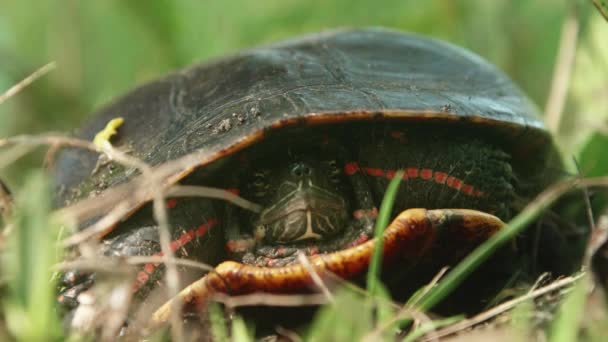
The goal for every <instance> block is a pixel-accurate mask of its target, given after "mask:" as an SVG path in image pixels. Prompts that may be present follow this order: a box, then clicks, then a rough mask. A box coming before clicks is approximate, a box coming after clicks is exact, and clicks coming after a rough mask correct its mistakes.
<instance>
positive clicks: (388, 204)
mask: <svg viewBox="0 0 608 342" xmlns="http://www.w3.org/2000/svg"><path fill="white" fill-rule="evenodd" d="M402 177H403V171H398V172H396V173H395V176H394V177H393V179H392V180H391V182H390V183H389V185H388V188H387V189H386V193H385V194H384V198H383V199H382V204H381V205H380V212H379V213H378V219H377V220H376V227H375V230H374V238H375V239H376V240H375V241H376V248H375V249H374V254H373V255H372V259H371V260H370V264H369V270H368V272H367V290H368V291H369V292H370V293H371V294H372V295H375V294H376V292H377V289H378V288H379V281H380V279H379V275H380V266H381V265H382V250H383V247H384V237H383V235H382V234H383V233H384V229H385V228H386V226H388V223H389V220H390V216H391V213H392V211H393V204H394V203H395V197H396V196H397V190H398V189H399V184H400V183H401V178H402Z"/></svg>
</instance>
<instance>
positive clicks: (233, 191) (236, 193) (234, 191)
mask: <svg viewBox="0 0 608 342" xmlns="http://www.w3.org/2000/svg"><path fill="white" fill-rule="evenodd" d="M226 191H228V192H229V193H232V194H235V195H237V196H238V195H239V194H240V193H241V190H239V189H237V188H231V189H226Z"/></svg>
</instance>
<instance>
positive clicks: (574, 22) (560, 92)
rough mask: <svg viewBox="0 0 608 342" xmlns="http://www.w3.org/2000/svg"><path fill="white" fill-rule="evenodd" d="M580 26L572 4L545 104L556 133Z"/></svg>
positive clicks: (560, 118) (564, 26)
mask: <svg viewBox="0 0 608 342" xmlns="http://www.w3.org/2000/svg"><path fill="white" fill-rule="evenodd" d="M579 26H580V23H579V19H578V13H577V11H576V10H575V6H571V7H570V11H568V14H567V16H566V19H565V21H564V23H563V26H562V34H561V38H560V44H559V51H558V54H557V60H556V63H555V69H554V71H553V82H551V90H550V91H549V97H548V98H547V104H546V106H545V121H546V123H547V127H548V128H549V131H551V132H552V133H554V134H555V133H557V132H558V130H559V126H560V123H561V120H562V113H563V110H564V105H565V104H566V98H567V95H568V87H569V85H570V77H571V75H572V68H573V66H574V58H575V54H576V45H577V41H578V33H579Z"/></svg>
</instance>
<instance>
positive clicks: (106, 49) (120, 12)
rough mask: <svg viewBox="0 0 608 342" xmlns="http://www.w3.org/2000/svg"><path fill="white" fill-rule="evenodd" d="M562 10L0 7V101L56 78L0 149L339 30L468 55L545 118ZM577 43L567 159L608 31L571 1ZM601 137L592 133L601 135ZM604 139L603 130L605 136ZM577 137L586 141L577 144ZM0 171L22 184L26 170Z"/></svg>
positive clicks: (605, 80)
mask: <svg viewBox="0 0 608 342" xmlns="http://www.w3.org/2000/svg"><path fill="white" fill-rule="evenodd" d="M574 3H575V2H574V1H568V0H517V1H516V0H492V1H488V0H467V1H455V0H433V1H431V0H427V1H414V0H410V1H408V0H389V1H378V0H369V1H353V0H333V1H323V0H265V1H260V0H257V1H254V0H238V1H237V0H223V1H219V0H216V1H213V0H210V1H200V0H173V1H170V0H165V1H124V0H104V1H79V0H64V1H56V0H55V1H54V0H29V1H24V0H20V1H14V0H0V9H1V10H0V93H1V92H3V91H4V90H5V89H7V88H9V87H10V86H11V85H13V84H15V83H16V82H17V81H19V80H20V79H22V78H23V77H25V76H26V75H28V74H29V73H31V72H32V71H33V70H35V69H36V68H38V67H40V66H42V65H43V64H45V63H48V62H50V61H56V62H57V66H58V67H57V69H56V70H54V71H53V72H52V73H51V74H49V75H47V76H45V77H44V78H43V79H41V80H39V81H37V82H36V83H35V84H34V85H33V86H31V87H29V88H27V89H26V90H24V91H23V92H22V93H20V94H19V95H17V96H15V97H14V98H11V99H10V100H9V101H7V102H5V103H4V104H2V105H0V137H6V136H11V135H15V134H23V133H40V132H46V131H62V132H72V131H73V130H74V128H76V127H78V126H79V125H80V124H81V123H82V122H83V121H84V120H86V119H87V118H88V117H89V116H90V115H91V113H92V112H93V110H94V109H95V108H98V107H99V106H100V105H102V104H103V103H106V102H108V101H110V100H111V99H112V98H113V97H115V96H117V95H119V94H121V93H123V92H125V91H127V90H128V89H130V88H132V87H134V86H135V85H137V84H141V83H142V82H145V81H146V80H150V79H153V78H156V77H159V76H160V75H162V74H164V73H167V72H168V71H170V70H173V69H176V68H180V67H183V66H186V65H188V64H191V63H194V62H197V61H203V60H206V59H208V58H210V57H212V56H220V55H223V54H226V53H230V52H234V51H236V50H238V49H241V48H245V47H251V46H255V45H258V44H263V43H268V42H272V41H276V40H279V39H283V38H286V37H290V36H294V35H297V34H301V33H305V32H312V31H319V30H323V29H329V28H335V27H343V26H368V25H374V26H386V27H392V28H398V29H403V30H407V31H413V32H419V33H422V34H426V35H429V36H433V37H437V38H441V39H444V40H447V41H450V42H453V43H455V44H458V45H461V46H464V47H466V48H469V49H471V50H473V51H475V52H476V53H478V54H480V55H482V56H484V57H485V58H487V59H489V60H490V61H491V62H493V63H494V64H496V65H498V67H499V68H501V69H502V70H504V71H505V72H506V73H507V74H509V75H510V76H511V77H512V78H513V79H514V80H515V81H516V83H518V84H519V85H520V86H521V87H522V88H523V89H524V91H525V92H526V93H528V94H529V95H530V97H532V99H533V100H534V101H535V102H536V103H537V104H538V105H539V107H541V108H542V107H544V104H545V102H546V98H547V94H548V92H549V89H550V84H551V78H552V73H553V67H554V61H555V57H556V54H557V52H556V51H557V48H558V43H559V37H560V29H561V25H562V22H563V19H564V16H565V14H566V12H567V10H568V8H570V6H572V5H573V4H574ZM576 3H578V4H579V5H581V6H580V9H581V10H580V16H579V17H581V19H582V20H581V40H580V42H579V46H578V49H577V57H580V58H578V59H577V64H576V67H575V71H574V77H573V80H572V82H571V85H572V87H571V88H570V95H571V96H570V97H569V101H568V105H567V113H566V114H567V117H566V119H565V123H564V125H562V128H563V129H562V131H561V132H560V133H561V134H560V136H559V137H558V140H560V142H562V144H563V145H564V146H565V149H566V151H567V152H568V153H576V151H577V150H578V146H581V145H582V142H583V141H585V140H586V139H588V137H589V136H590V134H591V133H590V132H591V131H593V129H594V127H604V129H606V127H608V126H606V125H605V118H606V116H607V113H608V96H606V95H608V77H607V76H608V44H605V43H606V41H608V40H607V39H606V37H608V24H606V23H605V22H604V21H603V19H602V18H601V17H600V15H599V14H597V13H596V12H595V11H594V9H593V7H592V6H591V1H578V2H576ZM598 125H599V126H598ZM606 130H608V129H606ZM580 132H585V133H580ZM39 157H40V155H38V156H36V157H35V158H34V157H30V158H27V159H25V161H24V162H22V163H21V164H20V166H18V167H17V168H14V167H13V168H12V169H11V168H9V169H8V171H7V170H4V171H0V172H3V173H0V176H3V177H5V178H6V179H7V180H8V181H9V183H17V184H18V183H19V182H20V177H19V175H20V172H19V170H21V169H22V168H23V167H24V165H26V166H27V165H29V166H32V165H40V163H41V159H40V158H39Z"/></svg>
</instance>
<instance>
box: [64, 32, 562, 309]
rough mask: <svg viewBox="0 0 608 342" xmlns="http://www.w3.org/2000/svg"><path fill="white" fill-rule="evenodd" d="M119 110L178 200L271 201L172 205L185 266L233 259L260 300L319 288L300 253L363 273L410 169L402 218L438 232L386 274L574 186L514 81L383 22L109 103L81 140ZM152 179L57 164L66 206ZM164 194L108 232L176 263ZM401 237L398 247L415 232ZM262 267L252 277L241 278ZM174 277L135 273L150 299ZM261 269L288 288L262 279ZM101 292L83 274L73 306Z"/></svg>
mask: <svg viewBox="0 0 608 342" xmlns="http://www.w3.org/2000/svg"><path fill="white" fill-rule="evenodd" d="M116 117H122V118H124V124H123V125H122V126H121V127H120V128H119V129H118V134H117V135H116V136H115V137H114V138H113V140H112V144H113V145H114V146H115V148H117V149H121V150H123V151H125V152H126V153H128V154H129V155H131V156H134V157H136V158H139V159H141V160H143V161H144V162H146V163H147V164H149V165H151V166H152V167H155V168H156V169H157V170H164V171H163V173H161V176H159V179H157V181H159V183H158V184H162V186H163V187H164V188H165V189H168V188H170V187H171V186H174V185H176V184H178V183H179V184H180V185H181V186H190V185H202V186H213V187H216V188H221V189H224V190H227V191H229V192H231V193H234V194H235V195H238V196H240V197H242V198H244V199H246V200H248V201H251V202H253V203H256V204H257V205H258V206H259V207H258V208H259V210H254V211H252V210H249V209H243V208H241V207H239V206H238V205H234V204H233V203H232V202H226V201H224V200H219V199H214V198H201V197H179V198H177V197H176V198H171V197H169V198H167V200H166V207H167V208H168V215H169V223H170V229H171V234H172V241H171V249H172V250H173V252H174V253H175V254H176V256H178V257H182V258H189V259H193V260H197V261H203V262H205V263H208V264H211V265H218V264H220V263H221V262H224V263H222V264H221V265H224V266H223V267H224V269H225V270H227V271H226V272H228V273H230V272H232V273H230V274H233V275H234V276H235V277H236V278H239V279H237V280H236V283H246V285H243V287H242V288H243V291H244V292H247V291H249V292H251V291H255V290H264V289H265V290H268V291H276V292H293V291H295V292H297V291H301V290H303V289H305V288H306V286H307V285H306V284H308V283H307V281H309V280H308V278H307V280H305V281H303V282H301V283H298V281H296V280H294V279H295V278H293V277H292V276H291V275H292V274H293V273H289V272H296V271H297V270H296V269H297V267H301V264H299V255H301V254H304V255H305V256H308V257H311V258H316V259H315V260H321V261H319V262H321V263H323V262H327V263H330V261H328V260H330V259H331V258H332V257H336V258H338V259H339V262H338V264H339V265H340V267H341V268H340V270H345V269H346V270H348V271H344V272H343V273H342V274H341V273H340V272H337V273H339V274H341V275H342V276H345V277H351V276H354V275H355V274H360V273H361V272H362V270H363V269H365V267H366V265H367V264H366V262H362V261H361V260H360V259H361V255H360V254H357V253H358V252H357V253H355V252H353V251H359V250H362V248H363V247H362V246H368V245H369V243H370V241H372V240H373V234H374V225H375V222H376V218H377V215H378V208H379V207H380V204H381V202H382V199H383V197H384V194H385V191H386V187H387V185H388V183H389V182H390V181H391V179H393V178H394V177H395V175H399V176H400V178H401V185H400V188H399V190H398V191H397V194H396V197H395V198H394V207H393V209H392V215H393V216H392V217H397V218H401V219H400V220H395V221H394V222H393V224H392V226H399V222H401V223H402V225H401V226H403V225H406V226H407V225H408V224H411V223H412V222H414V221H416V220H419V221H420V222H423V223H421V224H422V226H421V228H420V227H419V228H420V229H419V232H420V233H419V234H418V235H416V237H415V238H412V239H410V240H411V241H409V242H408V243H409V244H406V245H404V246H403V245H400V247H397V249H396V250H395V249H393V250H390V251H389V252H386V253H389V254H390V253H392V254H394V255H396V256H390V257H388V256H387V258H386V260H387V263H389V262H390V260H394V259H399V260H404V259H405V260H407V263H401V264H400V267H399V268H398V269H399V270H400V271H398V272H396V273H397V274H400V273H404V272H406V271H407V269H409V268H410V265H412V267H414V266H415V265H420V264H423V265H445V264H449V265H453V264H454V263H455V262H457V261H458V260H459V259H460V258H462V257H463V256H464V255H466V253H468V252H469V251H470V250H471V249H472V248H474V247H475V246H477V245H478V244H479V243H481V242H482V241H483V240H485V239H487V238H488V237H489V236H490V235H492V234H493V233H494V232H495V231H496V230H498V229H500V227H501V226H502V223H497V222H503V221H507V220H509V219H510V218H512V217H513V216H514V215H515V214H516V213H517V212H518V211H519V210H520V209H521V208H522V207H523V206H524V205H525V204H526V203H528V202H529V201H530V200H531V199H532V198H534V196H535V195H537V194H538V193H539V192H540V191H541V190H542V189H544V188H545V187H546V186H547V185H549V184H550V183H552V182H555V181H557V180H558V179H559V178H560V177H563V174H562V171H561V170H562V167H561V164H560V161H559V157H558V153H557V150H556V148H555V145H554V143H553V140H552V138H551V135H550V134H549V132H548V131H547V129H546V128H545V126H544V125H543V122H542V120H541V119H540V115H539V113H538V109H537V108H536V106H535V105H534V104H533V103H532V101H531V100H530V99H528V98H527V97H526V96H525V95H524V93H523V92H522V91H521V90H520V89H519V88H518V87H517V86H516V85H515V84H514V83H513V82H512V81H511V80H510V79H509V78H508V77H507V76H506V75H505V74H504V73H502V72H501V71H499V70H498V69H497V68H496V67H495V66H493V65H491V64H490V63H489V62H487V61H485V60H484V59H482V58H481V57H479V56H477V55H476V54H474V53H472V52H470V51H467V50H465V49H463V48H460V47H457V46H455V45H452V44H450V43H447V42H443V41H440V40H436V39H432V38H427V37H423V36H420V35H417V34H412V33H405V32H400V31H395V30H389V29H383V28H362V29H342V30H334V31H328V32H321V33H316V34H309V35H306V36H303V37H298V38H294V39H290V40H287V41H283V42H279V43H275V44H271V45H267V46H261V47H257V48H253V49H249V50H245V51H242V52H238V53H236V54H234V55H231V56H226V57H221V58H218V59H215V60H212V61H209V62H206V63H204V64H199V65H195V66H191V67H188V68H186V69H183V70H180V71H177V72H174V73H172V74H170V75H168V76H165V77H163V78H161V79H159V80H156V81H152V82H149V83H147V84H145V85H143V86H140V87H139V88H137V89H135V90H133V91H131V92H130V93H128V94H126V95H124V96H123V97H121V98H119V99H118V100H116V101H115V102H113V103H112V104H110V105H108V106H106V107H105V108H103V109H101V110H100V111H99V112H98V113H96V115H95V116H94V117H93V119H92V121H90V122H89V123H88V124H86V125H85V126H84V127H83V128H82V129H81V131H80V135H79V136H80V137H82V138H84V139H92V138H93V136H94V135H95V134H96V133H97V132H99V131H101V130H103V127H104V126H105V125H106V123H107V122H109V121H110V120H112V119H113V118H116ZM170 161H173V162H174V163H173V164H171V165H172V166H171V167H164V166H165V165H168V164H167V162H170ZM163 167H164V168H163ZM399 170H401V172H400V171H399ZM138 175H139V173H138V171H137V170H135V169H133V168H129V167H126V166H122V165H119V164H118V163H115V162H111V161H110V162H107V161H106V162H104V163H100V161H99V156H98V155H97V154H95V153H92V152H90V151H85V150H82V149H66V150H64V151H62V152H61V153H60V154H59V155H58V157H57V160H56V163H55V166H54V177H55V184H56V185H57V194H58V195H57V203H58V205H65V204H71V203H74V202H76V201H78V200H80V199H83V198H88V197H92V196H97V195H98V194H99V193H101V192H103V191H105V190H106V189H108V188H114V187H121V186H122V187H123V188H122V189H123V190H124V189H127V190H125V191H124V192H123V193H124V194H126V193H128V192H129V191H134V190H133V188H132V187H131V188H129V187H128V185H132V184H135V180H137V179H139V178H138ZM139 185H140V188H139V189H140V190H138V191H144V192H145V191H147V189H145V187H144V189H143V190H141V183H139ZM128 189H130V190H128ZM151 198H152V194H151V192H149V193H146V194H145V195H144V196H143V197H142V196H140V197H139V199H138V200H136V201H132V202H130V203H129V206H130V210H129V215H130V216H129V217H128V218H124V219H123V220H122V221H120V222H111V223H110V224H109V226H111V229H108V230H107V233H104V234H105V235H104V236H103V237H102V241H103V246H104V248H103V253H104V254H105V255H110V256H121V257H124V256H133V255H162V252H161V250H160V245H159V234H158V225H157V223H156V221H155V220H154V219H153V215H152V205H151V204H150V203H149V202H148V201H149V200H150V199H151ZM400 213H402V214H401V215H400ZM404 215H405V216H404ZM97 219H98V217H91V218H89V220H88V223H89V224H90V223H91V222H95V220H97ZM408 222H409V223H408ZM446 222H447V223H446ZM475 222H476V223H475ZM429 224H430V225H429ZM476 224H477V226H476ZM392 226H391V227H392ZM414 226H415V225H412V227H414ZM431 226H432V227H431ZM438 226H442V227H443V228H442V229H439V228H437V227H438ZM446 227H447V228H446ZM414 228H415V227H414ZM396 229H397V228H396ZM399 229H401V228H399ZM549 230H550V229H544V230H543V232H544V233H546V234H545V235H550V236H552V237H553V240H552V241H553V242H552V243H551V245H550V246H549V245H548V246H543V248H542V249H540V252H539V253H538V255H537V256H536V257H537V259H539V260H541V261H542V260H545V261H547V264H549V263H551V262H552V261H555V255H557V254H558V253H559V252H560V249H561V248H562V247H563V246H566V245H567V241H566V239H565V238H563V237H562V236H561V235H560V232H559V229H558V231H557V232H548V231H549ZM467 232H468V233H467ZM393 234H397V233H394V231H393ZM399 236H400V235H399V234H397V235H393V237H392V238H390V237H389V238H388V240H387V241H388V242H391V241H401V240H404V239H409V238H405V237H399ZM430 237H433V238H432V239H431V238H430ZM393 238H394V239H393ZM391 239H393V240H391ZM395 239H396V240H395ZM385 240H386V239H385ZM555 241H557V242H555ZM400 243H401V242H400ZM551 246H555V248H552V247H551ZM357 248H359V249H357ZM522 249H523V250H525V249H526V248H519V250H522ZM341 251H350V252H349V253H350V254H348V256H345V255H346V254H339V253H340V252H341ZM556 253H557V254H556ZM336 260H337V259H336ZM508 262H510V260H508V261H507V263H508ZM313 264H314V262H313ZM315 265H316V264H315ZM351 266H352V267H351ZM385 267H388V266H385ZM546 268H547V267H545V269H546ZM245 269H248V270H250V271H251V272H253V273H248V275H247V276H240V274H241V273H239V272H241V271H242V272H245V271H243V270H245ZM355 269H356V270H355ZM163 270H164V267H163V265H160V264H152V263H151V264H146V265H144V266H143V267H140V268H137V269H135V270H134V274H135V277H134V278H135V281H134V292H135V295H136V297H137V298H139V299H140V300H142V301H145V300H146V298H147V297H148V296H149V293H150V291H152V290H153V289H155V288H157V285H158V283H159V281H160V279H161V276H162V274H163ZM276 270H281V271H280V272H283V273H276V272H275V273H273V272H274V271H276ZM285 270H289V272H288V271H285ZM300 271H301V270H300ZM300 271H297V272H300ZM332 271H334V272H335V271H336V269H332ZM351 271H352V272H351ZM180 272H181V273H182V275H183V276H184V277H186V276H187V275H189V274H191V273H192V271H191V270H188V269H181V268H180ZM218 272H219V271H218ZM255 272H270V273H268V274H266V275H265V276H264V277H270V278H272V277H275V280H276V279H279V280H276V282H273V281H271V282H270V283H269V282H266V283H263V284H261V283H248V282H247V281H248V280H247V279H252V278H255V276H253V275H251V274H254V273H255ZM297 272H296V273H297ZM223 274H224V275H225V274H227V273H223ZM243 274H244V273H243ZM256 274H257V273H256ZM279 274H281V275H282V276H279ZM300 275H301V274H300ZM198 276H200V275H196V276H191V278H196V277H198ZM303 277H304V278H306V276H305V275H304V276H303ZM245 278H247V279H245ZM400 278H401V279H403V275H402V274H401V276H400ZM265 279H266V278H265ZM216 280H217V279H216ZM222 281H223V280H222ZM93 282H94V277H92V276H91V275H89V274H84V275H83V274H80V273H78V272H68V273H67V274H66V276H65V277H64V280H63V281H62V287H63V292H62V295H61V299H62V301H63V302H64V303H72V304H70V305H77V301H76V296H77V294H78V293H80V292H81V291H82V290H84V289H87V288H89V287H90V286H91V285H92V284H93ZM220 282H221V281H220ZM298 284H299V285H298ZM275 285H276V286H275ZM231 286H232V287H233V288H234V289H235V288H236V286H235V285H234V284H232V285H231ZM273 286H274V287H273Z"/></svg>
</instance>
